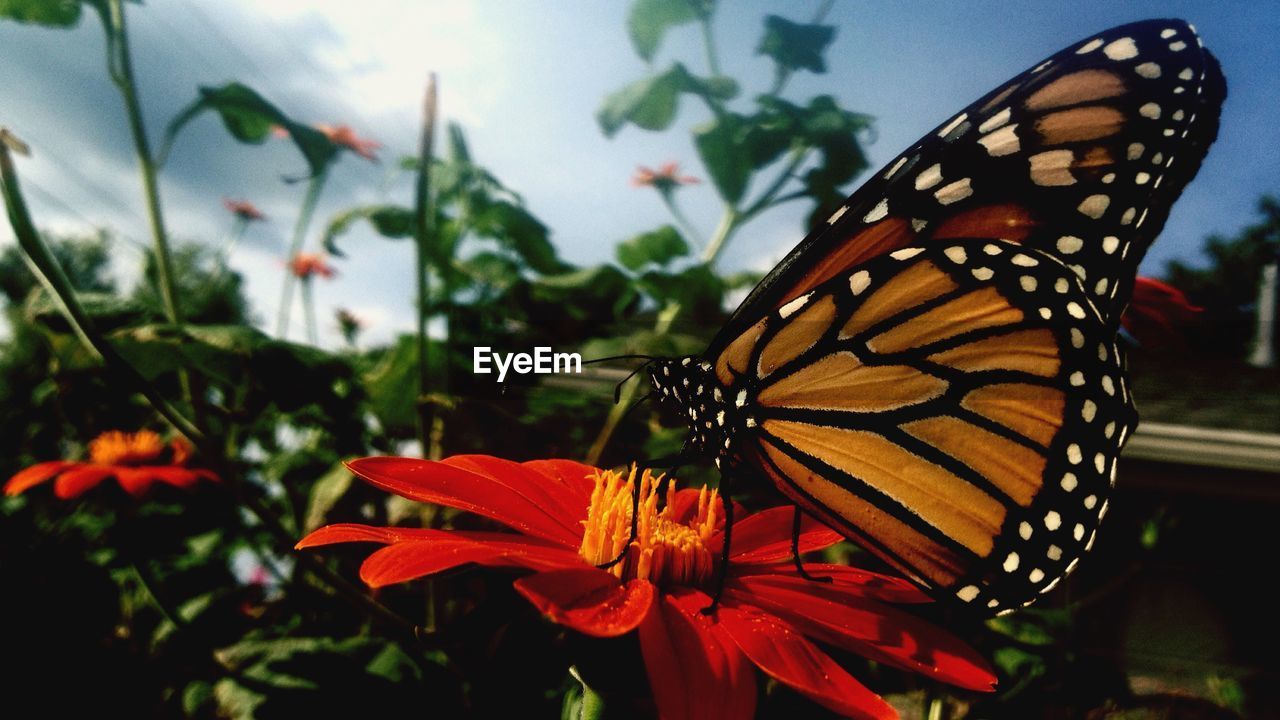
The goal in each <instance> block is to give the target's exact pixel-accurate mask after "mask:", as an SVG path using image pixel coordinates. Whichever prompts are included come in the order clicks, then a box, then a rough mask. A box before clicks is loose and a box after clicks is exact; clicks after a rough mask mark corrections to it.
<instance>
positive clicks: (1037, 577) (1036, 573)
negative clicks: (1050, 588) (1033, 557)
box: [1027, 568, 1044, 583]
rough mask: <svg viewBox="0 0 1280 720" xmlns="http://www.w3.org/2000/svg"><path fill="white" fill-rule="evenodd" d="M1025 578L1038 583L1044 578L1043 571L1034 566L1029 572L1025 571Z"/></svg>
mask: <svg viewBox="0 0 1280 720" xmlns="http://www.w3.org/2000/svg"><path fill="white" fill-rule="evenodd" d="M1027 579H1028V580H1030V581H1031V582H1033V583H1038V582H1040V581H1041V580H1044V571H1043V570H1041V569H1040V568H1036V569H1034V570H1032V571H1031V572H1029V573H1027Z"/></svg>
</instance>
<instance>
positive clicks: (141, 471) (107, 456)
mask: <svg viewBox="0 0 1280 720" xmlns="http://www.w3.org/2000/svg"><path fill="white" fill-rule="evenodd" d="M166 455H167V457H165V456H166ZM190 458H191V445H190V444H189V443H188V442H187V441H186V440H183V439H181V438H175V439H173V440H171V441H170V442H169V443H168V444H167V445H166V444H165V442H164V441H163V440H161V439H160V436H159V435H157V434H155V433H154V432H151V431H150V430H140V431H138V432H136V433H126V432H120V431H118V430H112V431H110V432H105V433H103V434H101V435H99V436H98V437H96V438H94V439H93V440H92V441H91V442H90V443H89V461H88V462H77V461H72V460H53V461H50V462H42V463H37V464H35V465H32V466H31V467H29V468H26V469H25V470H22V471H21V472H19V473H18V474H16V475H14V476H13V477H11V478H9V482H7V483H5V486H4V492H5V494H6V495H17V494H19V493H21V492H23V491H25V490H27V489H28V488H31V487H35V486H36V485H39V484H41V483H43V482H45V481H48V480H53V493H54V494H55V495H57V496H58V497H60V498H63V499H64V500H66V499H70V498H74V497H78V496H80V495H81V494H83V493H84V492H86V491H88V490H92V489H93V488H94V487H97V486H98V484H99V483H101V482H102V481H103V480H106V479H108V478H112V477H114V478H115V479H116V482H118V483H120V487H122V488H124V489H125V491H126V492H128V493H129V494H130V495H134V496H141V495H143V494H144V493H146V492H147V490H149V489H151V486H152V485H153V484H155V483H157V482H162V483H167V484H169V485H173V486H174V487H179V488H190V487H192V486H194V485H195V484H196V482H197V481H199V480H213V481H216V480H217V479H218V476H217V475H215V474H213V472H212V471H209V470H203V469H199V468H188V467H186V464H187V461H188V460H189V459H190Z"/></svg>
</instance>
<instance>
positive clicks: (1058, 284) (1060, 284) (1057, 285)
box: [1053, 278, 1071, 294]
mask: <svg viewBox="0 0 1280 720" xmlns="http://www.w3.org/2000/svg"><path fill="white" fill-rule="evenodd" d="M1053 289H1054V290H1056V291H1057V292H1058V293H1059V294H1063V293H1065V292H1067V290H1070V289H1071V283H1069V282H1067V279H1066V278H1058V279H1057V280H1054V281H1053Z"/></svg>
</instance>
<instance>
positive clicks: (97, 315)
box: [24, 289, 154, 333]
mask: <svg viewBox="0 0 1280 720" xmlns="http://www.w3.org/2000/svg"><path fill="white" fill-rule="evenodd" d="M76 301H77V302H78V303H79V304H80V307H82V308H83V309H84V311H85V314H86V315H88V316H89V317H90V318H91V319H92V320H93V322H94V325H95V326H97V328H98V329H99V330H102V331H105V330H111V329H114V328H118V327H122V326H125V325H131V324H133V323H137V322H142V321H145V320H149V319H154V318H153V316H152V315H151V314H150V313H148V312H147V308H146V307H145V306H143V305H142V304H140V303H138V302H136V301H134V300H131V299H129V298H124V297H120V296H119V295H116V294H114V293H109V292H84V293H76ZM24 312H25V314H26V317H27V320H28V321H30V322H34V323H39V324H41V325H44V326H45V327H47V328H49V329H50V330H53V331H54V332H59V333H69V332H71V328H70V327H68V326H67V322H66V319H65V318H64V317H63V315H62V313H61V312H60V311H59V310H58V305H57V303H55V302H54V300H53V298H52V297H50V295H49V293H48V292H46V291H44V290H43V289H41V290H39V291H37V292H33V293H31V294H30V295H29V296H28V297H27V302H26V306H25V308H24Z"/></svg>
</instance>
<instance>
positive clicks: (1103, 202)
mask: <svg viewBox="0 0 1280 720" xmlns="http://www.w3.org/2000/svg"><path fill="white" fill-rule="evenodd" d="M1110 204H1111V197H1110V196H1108V195H1090V196H1089V197H1087V198H1085V199H1084V200H1082V201H1081V202H1080V206H1079V207H1077V208H1076V209H1077V210H1079V211H1080V212H1081V214H1083V215H1086V216H1088V217H1091V218H1093V219H1094V220H1097V219H1098V218H1100V217H1102V214H1103V213H1105V212H1106V211H1107V206H1109V205H1110Z"/></svg>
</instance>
